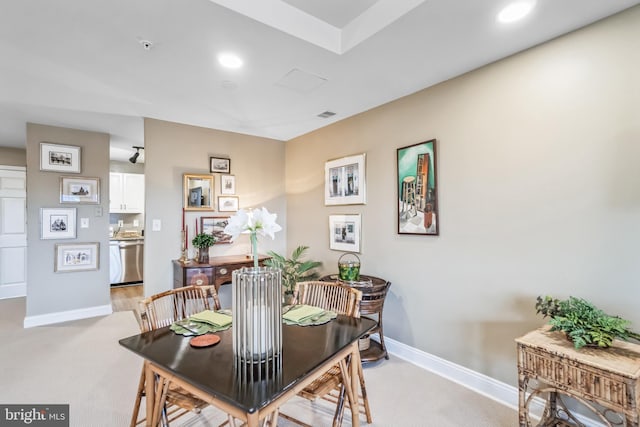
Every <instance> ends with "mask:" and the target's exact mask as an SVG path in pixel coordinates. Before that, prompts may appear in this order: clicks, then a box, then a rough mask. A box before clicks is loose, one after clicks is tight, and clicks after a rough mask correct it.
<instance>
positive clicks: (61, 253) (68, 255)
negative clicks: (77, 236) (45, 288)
mask: <svg viewBox="0 0 640 427" xmlns="http://www.w3.org/2000/svg"><path fill="white" fill-rule="evenodd" d="M99 262H100V243H97V242H92V243H58V244H56V246H55V264H54V270H53V271H55V272H56V273H65V272H73V271H89V270H97V269H98V267H99Z"/></svg>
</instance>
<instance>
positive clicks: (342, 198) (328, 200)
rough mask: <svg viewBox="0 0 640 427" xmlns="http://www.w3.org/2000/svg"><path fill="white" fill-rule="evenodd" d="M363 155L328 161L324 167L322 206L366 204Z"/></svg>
mask: <svg viewBox="0 0 640 427" xmlns="http://www.w3.org/2000/svg"><path fill="white" fill-rule="evenodd" d="M364 162H365V155H364V154H358V155H355V156H349V157H343V158H341V159H337V160H330V161H328V162H326V163H325V166H324V181H325V183H324V204H325V205H357V204H365V203H366V191H365V190H366V188H365V184H366V179H365V178H366V177H365V164H364Z"/></svg>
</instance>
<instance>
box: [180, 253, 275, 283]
mask: <svg viewBox="0 0 640 427" xmlns="http://www.w3.org/2000/svg"><path fill="white" fill-rule="evenodd" d="M269 258H270V257H268V256H266V255H258V263H259V264H260V265H261V266H262V265H264V261H265V260H267V259H269ZM242 267H253V259H252V258H250V257H247V256H246V255H227V256H216V257H211V258H209V263H208V264H198V263H197V262H195V261H191V262H189V263H182V262H180V261H178V260H173V287H174V288H181V287H183V286H189V285H200V286H205V285H215V287H216V290H219V289H220V286H222V285H223V284H225V283H230V282H231V272H233V271H234V270H238V269H239V268H242Z"/></svg>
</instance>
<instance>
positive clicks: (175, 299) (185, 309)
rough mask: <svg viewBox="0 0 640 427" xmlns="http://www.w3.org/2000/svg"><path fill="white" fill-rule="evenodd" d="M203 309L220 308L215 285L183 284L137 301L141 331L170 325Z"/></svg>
mask: <svg viewBox="0 0 640 427" xmlns="http://www.w3.org/2000/svg"><path fill="white" fill-rule="evenodd" d="M204 310H220V299H219V298H218V293H217V292H216V287H215V286H185V287H182V288H177V289H170V290H168V291H166V292H162V293H159V294H156V295H152V296H150V297H148V298H145V299H143V300H142V301H140V303H139V311H140V319H141V326H142V331H143V332H146V331H151V330H154V329H158V328H162V327H165V326H170V325H171V324H172V323H173V322H175V321H177V320H182V319H185V318H187V317H189V316H191V315H192V314H195V313H199V312H201V311H204Z"/></svg>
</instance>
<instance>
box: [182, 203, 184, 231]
mask: <svg viewBox="0 0 640 427" xmlns="http://www.w3.org/2000/svg"><path fill="white" fill-rule="evenodd" d="M182 231H184V208H182Z"/></svg>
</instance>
